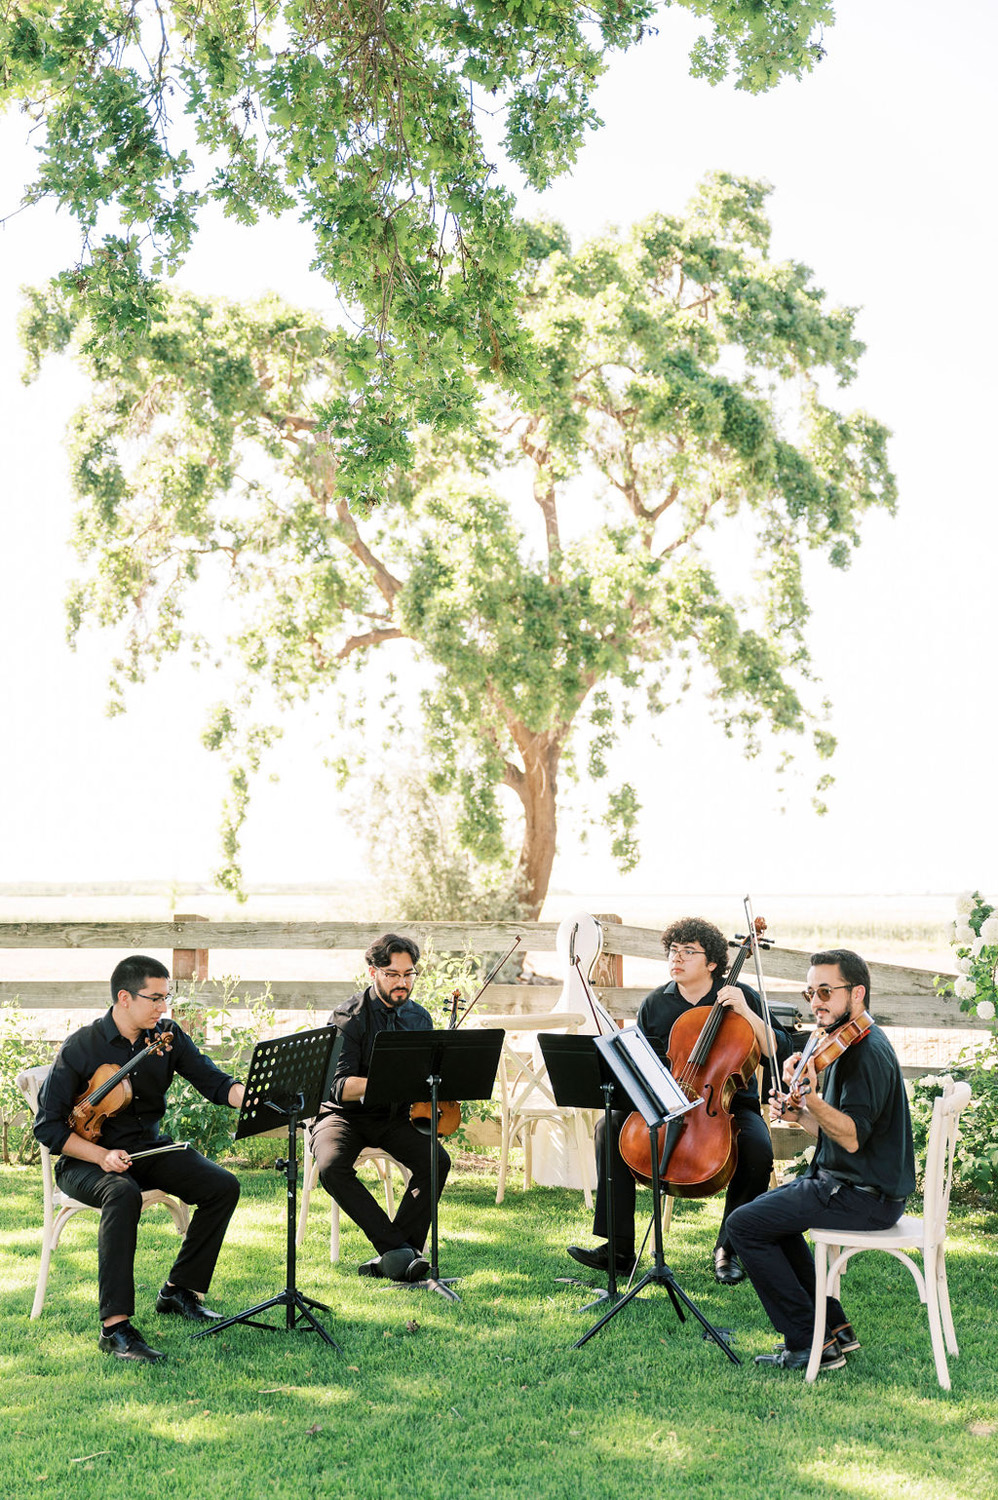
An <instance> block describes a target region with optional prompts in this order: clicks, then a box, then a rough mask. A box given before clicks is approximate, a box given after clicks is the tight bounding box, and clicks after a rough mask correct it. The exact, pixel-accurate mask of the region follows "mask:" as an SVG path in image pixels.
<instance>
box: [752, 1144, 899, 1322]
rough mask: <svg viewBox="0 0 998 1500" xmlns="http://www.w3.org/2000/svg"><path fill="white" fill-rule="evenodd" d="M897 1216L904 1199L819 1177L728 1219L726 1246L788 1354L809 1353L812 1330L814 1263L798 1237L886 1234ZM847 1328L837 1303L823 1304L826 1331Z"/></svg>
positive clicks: (803, 1180)
mask: <svg viewBox="0 0 998 1500" xmlns="http://www.w3.org/2000/svg"><path fill="white" fill-rule="evenodd" d="M903 1211H904V1200H903V1199H899V1198H878V1197H874V1196H873V1194H871V1193H864V1192H861V1191H860V1190H859V1189H858V1188H854V1187H850V1186H849V1185H848V1184H847V1183H841V1182H839V1181H838V1179H837V1178H834V1177H830V1176H829V1174H828V1173H827V1172H819V1173H818V1174H817V1175H816V1176H815V1177H801V1178H798V1179H797V1181H796V1182H788V1183H787V1185H786V1186H785V1187H781V1188H777V1189H776V1190H775V1192H772V1193H767V1194H766V1195H765V1197H763V1198H757V1199H756V1201H755V1202H754V1203H748V1204H746V1205H745V1206H744V1207H742V1208H740V1209H739V1210H738V1212H737V1213H734V1214H732V1216H731V1222H730V1224H729V1225H728V1233H729V1235H730V1237H731V1243H732V1245H733V1246H734V1249H735V1251H736V1253H737V1255H738V1258H739V1260H740V1261H741V1263H742V1265H743V1266H744V1267H745V1270H746V1272H747V1273H748V1276H749V1280H750V1281H751V1282H752V1285H753V1286H754V1287H755V1289H756V1292H757V1293H758V1295H759V1301H760V1302H761V1303H762V1305H763V1307H764V1308H765V1309H766V1312H767V1314H768V1315H769V1319H770V1322H771V1323H772V1325H773V1327H774V1328H775V1329H776V1331H777V1332H778V1333H782V1335H783V1337H784V1339H785V1340H786V1344H787V1347H788V1349H808V1348H810V1345H811V1334H812V1332H813V1329H814V1294H815V1271H814V1257H813V1255H812V1254H811V1250H810V1247H809V1246H808V1243H807V1241H806V1240H805V1238H804V1231H805V1229H890V1227H891V1225H892V1224H896V1223H897V1221H898V1219H899V1218H900V1217H901V1214H902V1212H903ZM846 1322H848V1319H847V1317H846V1314H845V1312H844V1311H843V1308H842V1304H841V1302H839V1301H838V1300H837V1299H836V1298H835V1297H829V1298H828V1299H827V1303H826V1307H825V1327H826V1330H827V1331H828V1332H830V1331H831V1330H832V1329H833V1328H838V1327H839V1325H840V1324H842V1323H846Z"/></svg>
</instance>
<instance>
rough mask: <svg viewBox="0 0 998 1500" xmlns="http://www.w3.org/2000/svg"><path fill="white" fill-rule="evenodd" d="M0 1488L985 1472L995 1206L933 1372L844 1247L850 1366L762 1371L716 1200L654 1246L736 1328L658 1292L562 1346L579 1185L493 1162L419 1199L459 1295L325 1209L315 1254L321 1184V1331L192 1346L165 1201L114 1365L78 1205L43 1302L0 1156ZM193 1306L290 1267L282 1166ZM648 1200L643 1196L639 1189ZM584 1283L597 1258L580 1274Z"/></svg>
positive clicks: (747, 1482) (782, 1483)
mask: <svg viewBox="0 0 998 1500" xmlns="http://www.w3.org/2000/svg"><path fill="white" fill-rule="evenodd" d="M0 1178H2V1188H3V1196H2V1202H0V1257H2V1286H3V1301H2V1308H0V1328H2V1336H0V1371H2V1375H3V1386H2V1398H0V1400H2V1408H3V1450H2V1451H3V1460H2V1464H0V1495H2V1496H16V1497H22V1496H34V1495H43V1494H44V1495H48V1496H56V1497H60V1500H61V1497H62V1496H68V1495H72V1496H73V1497H74V1500H77V1497H78V1500H91V1497H94V1500H96V1497H101V1500H116V1497H119V1496H121V1497H126V1496H127V1497H131V1500H134V1497H139V1500H144V1497H147V1496H148V1497H154V1500H170V1497H174V1496H177V1497H184V1500H190V1497H197V1500H223V1497H225V1500H236V1497H243V1496H245V1497H249V1500H256V1497H268V1500H309V1497H313V1496H321V1497H326V1496H329V1497H345V1500H382V1497H383V1500H394V1497H401V1500H409V1497H412V1500H424V1497H425V1500H438V1497H440V1500H444V1497H447V1500H462V1497H464V1496H496V1497H503V1500H505V1497H508V1496H517V1497H519V1496H525V1497H530V1500H578V1497H583V1500H590V1497H591V1500H618V1497H619V1500H646V1497H649V1496H655V1497H662V1500H669V1497H677V1500H679V1497H683V1500H687V1497H689V1500H698V1497H707V1496H711V1497H715V1500H728V1497H731V1500H736V1497H737V1500H755V1497H765V1500H769V1497H776V1496H780V1497H783V1496H792V1497H795V1500H804V1497H811V1496H815V1497H819V1496H820V1497H822V1500H829V1497H831V1500H857V1497H867V1496H878V1497H879V1496H884V1497H889V1496H890V1497H893V1496H899V1495H903V1496H918V1497H925V1500H929V1497H932V1500H962V1497H967V1500H971V1497H973V1500H982V1497H991V1496H995V1495H996V1494H998V1457H996V1454H998V1353H996V1349H998V1338H996V1335H995V1332H994V1328H995V1323H996V1316H995V1311H996V1304H998V1275H996V1271H998V1259H996V1249H995V1245H996V1241H995V1238H994V1235H995V1230H996V1228H998V1219H996V1216H995V1215H993V1214H992V1215H987V1214H984V1213H981V1212H969V1211H960V1210H956V1211H955V1212H954V1215H953V1231H954V1232H953V1239H952V1246H951V1251H950V1285H951V1289H952V1294H953V1302H954V1309H955V1320H956V1325H957V1335H958V1338H959V1341H960V1346H961V1354H960V1357H959V1358H958V1359H955V1360H952V1361H951V1374H952V1380H953V1390H952V1392H950V1393H946V1392H943V1391H941V1390H940V1389H939V1386H938V1384H937V1382H936V1378H935V1373H934V1368H933V1362H932V1354H931V1349H930V1346H929V1335H928V1327H927V1323H926V1319H925V1314H924V1312H923V1311H922V1309H921V1308H920V1306H919V1304H918V1301H917V1298H916V1296H915V1292H914V1285H913V1283H912V1281H911V1278H910V1277H909V1275H908V1273H907V1272H906V1271H905V1270H904V1269H903V1268H902V1267H901V1266H899V1265H898V1264H897V1263H896V1262H894V1261H892V1260H890V1259H889V1258H888V1257H886V1256H871V1255H868V1256H863V1257H860V1258H859V1260H858V1261H856V1262H855V1264H854V1266H853V1268H852V1269H850V1272H849V1275H848V1277H847V1278H846V1282H845V1283H844V1289H845V1290H844V1299H845V1301H846V1305H847V1309H848V1311H849V1313H850V1315H851V1317H852V1319H853V1322H854V1324H855V1326H856V1328H857V1330H858V1332H859V1335H860V1337H861V1339H862V1340H863V1349H862V1351H861V1352H860V1353H858V1354H855V1355H851V1356H850V1357H849V1364H848V1367H847V1369H845V1370H842V1371H836V1372H831V1373H829V1374H827V1375H825V1376H822V1377H820V1378H819V1381H818V1382H817V1384H816V1385H815V1386H806V1385H805V1384H804V1381H803V1378H802V1377H801V1376H800V1375H798V1374H787V1375H784V1374H781V1373H778V1372H767V1371H761V1370H757V1369H756V1368H755V1367H754V1366H753V1364H752V1356H753V1355H754V1354H757V1353H760V1352H762V1351H764V1350H767V1349H769V1348H770V1347H771V1346H772V1343H773V1341H774V1339H773V1335H772V1333H771V1331H770V1329H769V1327H768V1323H767V1320H766V1319H765V1317H764V1315H763V1313H762V1310H761V1308H760V1306H759V1304H758V1302H757V1300H756V1298H755V1295H754V1293H753V1292H752V1291H751V1289H750V1288H749V1287H747V1286H741V1287H738V1288H733V1289H728V1288H722V1287H718V1286H716V1285H715V1283H714V1281H713V1278H712V1276H711V1274H710V1271H709V1265H708V1262H709V1252H710V1249H711V1246H712V1244H713V1239H714V1231H715V1228H716V1223H717V1218H718V1216H719V1213H720V1203H719V1200H717V1199H712V1200H709V1201H706V1202H694V1203H687V1204H683V1205H679V1206H678V1208H677V1213H676V1216H675V1219H674V1222H673V1229H672V1233H671V1235H670V1237H669V1240H668V1243H667V1249H666V1255H667V1259H668V1260H669V1263H670V1265H671V1266H672V1269H673V1270H674V1272H675V1273H676V1275H677V1277H678V1278H679V1280H680V1282H681V1283H682V1285H683V1287H684V1289H685V1290H686V1291H687V1293H688V1294H689V1295H690V1296H691V1297H693V1298H694V1299H695V1300H696V1302H697V1303H698V1305H699V1306H700V1307H701V1308H702V1310H703V1312H704V1314H705V1315H706V1317H708V1318H709V1319H710V1320H711V1321H712V1322H714V1323H716V1324H719V1325H726V1326H729V1327H731V1328H733V1330H734V1348H735V1350H736V1352H737V1353H738V1354H739V1355H740V1356H741V1358H742V1359H743V1360H744V1364H743V1365H742V1366H741V1367H740V1368H736V1367H735V1366H734V1365H731V1364H730V1363H729V1362H728V1361H727V1360H726V1359H725V1357H724V1356H723V1354H722V1352H721V1351H720V1350H719V1349H718V1348H716V1347H715V1346H714V1345H713V1344H711V1343H709V1342H705V1341H704V1340H703V1339H702V1338H701V1334H700V1328H699V1325H698V1324H697V1323H696V1322H695V1320H694V1319H692V1318H690V1319H688V1320H687V1321H686V1323H685V1324H680V1323H679V1321H678V1320H677V1318H676V1315H675V1313H674V1312H673V1309H672V1305H671V1303H670V1301H669V1298H668V1296H667V1294H666V1292H665V1291H664V1290H661V1289H657V1290H654V1291H652V1292H651V1293H650V1294H649V1295H648V1296H647V1298H646V1300H644V1301H641V1302H639V1303H636V1304H634V1305H633V1306H632V1307H630V1308H628V1309H626V1310H625V1311H623V1312H622V1313H621V1314H620V1315H619V1317H617V1318H616V1319H614V1320H613V1322H612V1323H611V1324H610V1325H609V1326H608V1327H607V1328H606V1329H605V1330H603V1331H602V1332H601V1333H599V1334H597V1335H596V1337H595V1338H593V1339H592V1340H590V1342H589V1343H588V1344H587V1345H586V1346H585V1348H583V1349H581V1350H575V1349H573V1348H572V1347H571V1346H572V1343H573V1341H574V1340H575V1339H576V1338H578V1337H579V1335H580V1334H581V1333H582V1332H583V1331H584V1330H585V1329H586V1327H587V1326H588V1325H589V1322H590V1321H592V1320H593V1315H591V1314H580V1312H579V1311H578V1309H579V1307H580V1305H581V1304H582V1303H583V1302H584V1301H585V1300H586V1298H585V1295H584V1294H583V1293H582V1292H580V1290H579V1288H578V1287H572V1286H566V1285H563V1284H560V1283H559V1281H558V1279H557V1278H559V1277H562V1276H568V1275H570V1274H571V1271H572V1269H573V1263H572V1262H571V1261H569V1260H568V1259H567V1257H566V1256H565V1253H564V1247H565V1245H566V1244H567V1243H568V1242H569V1241H571V1240H579V1239H581V1240H583V1241H584V1242H588V1241H589V1238H590V1236H589V1232H588V1231H589V1216H588V1214H587V1213H586V1210H585V1208H584V1206H583V1203H582V1198H581V1194H579V1193H572V1192H568V1191H565V1190H560V1189H544V1188H534V1189H532V1190H531V1191H530V1192H529V1193H528V1194H526V1195H523V1194H521V1193H520V1192H519V1191H518V1190H517V1189H516V1188H514V1189H513V1190H512V1191H510V1192H509V1193H508V1194H507V1198H506V1201H505V1203H503V1205H502V1206H501V1207H499V1208H497V1207H496V1205H495V1202H494V1194H495V1185H494V1181H493V1180H492V1178H491V1177H489V1176H482V1175H480V1174H476V1173H474V1172H470V1171H465V1172H461V1171H459V1172H457V1173H456V1175H455V1177H454V1178H452V1181H451V1183H450V1184H449V1185H448V1188H447V1192H446V1194H445V1197H444V1199H443V1204H442V1212H441V1245H442V1249H441V1269H442V1271H443V1273H444V1274H448V1275H457V1276H460V1277H461V1281H460V1284H459V1290H460V1293H461V1297H462V1299H463V1300H462V1301H461V1302H460V1303H455V1304H451V1303H448V1302H446V1301H445V1300H444V1299H443V1298H441V1297H440V1296H438V1295H436V1294H434V1293H432V1292H427V1291H421V1290H419V1289H412V1288H397V1287H394V1286H391V1285H386V1284H384V1283H380V1282H375V1281H370V1280H362V1279H360V1278H358V1276H357V1275H356V1266H357V1264H358V1263H359V1262H360V1261H361V1260H363V1259H366V1257H367V1255H368V1254H369V1253H370V1252H369V1250H368V1248H367V1243H366V1241H365V1240H363V1239H362V1237H361V1236H360V1235H359V1233H358V1232H357V1231H356V1230H355V1229H354V1228H353V1226H352V1225H348V1224H347V1223H346V1222H344V1228H343V1259H342V1261H341V1262H340V1264H339V1265H338V1266H332V1265H330V1263H329V1258H328V1217H327V1215H326V1211H325V1210H326V1201H325V1199H324V1197H323V1195H322V1194H321V1191H320V1192H319V1193H318V1194H317V1195H316V1197H315V1199H314V1200H313V1210H312V1216H313V1217H312V1223H311V1226H310V1230H309V1235H308V1238H307V1240H306V1244H305V1246H304V1247H303V1251H302V1254H301V1256H300V1260H299V1275H298V1282H299V1286H300V1287H301V1289H302V1290H303V1291H304V1292H306V1293H307V1294H308V1295H310V1296H314V1297H317V1298H319V1299H320V1300H321V1301H323V1302H326V1303H328V1304H329V1306H330V1308H331V1309H332V1311H331V1312H330V1313H329V1314H324V1315H322V1316H323V1318H324V1321H325V1322H326V1325H327V1327H328V1328H329V1330H330V1332H331V1333H332V1334H333V1337H334V1338H335V1339H336V1340H337V1342H338V1343H339V1344H340V1345H341V1346H342V1349H343V1353H342V1354H338V1353H336V1352H335V1350H332V1349H328V1348H327V1347H326V1346H325V1345H324V1344H322V1343H321V1342H320V1340H319V1339H318V1338H317V1337H316V1335H315V1334H312V1333H309V1334H304V1333H300V1332H295V1333H293V1334H287V1333H285V1332H283V1331H281V1332H278V1333H266V1332H262V1331H259V1330H256V1329H252V1328H233V1329H230V1330H227V1331H225V1332H223V1333H222V1334H220V1335H217V1336H213V1337H211V1338H207V1339H203V1340H199V1341H197V1342H194V1343H192V1342H191V1340H190V1338H189V1336H188V1326H189V1325H186V1324H183V1323H182V1322H181V1321H180V1320H178V1319H175V1318H168V1317H159V1316H157V1314H156V1312H155V1311H154V1308H153V1302H154V1299H155V1294H156V1290H157V1289H158V1287H159V1284H160V1282H161V1281H162V1279H163V1274H164V1272H165V1270H166V1269H168V1267H169V1264H170V1260H171V1257H172V1254H173V1248H174V1246H175V1244H176V1238H175V1235H174V1233H173V1230H172V1226H171V1225H170V1223H169V1220H168V1219H167V1218H166V1215H165V1214H164V1213H163V1212H162V1210H159V1209H157V1210H153V1211H152V1212H150V1213H149V1214H148V1215H147V1216H146V1218H145V1220H144V1222H143V1225H142V1228H141V1231H140V1239H139V1255H138V1261H137V1276H138V1281H139V1284H140V1287H141V1290H140V1292H139V1305H138V1308H137V1311H136V1315H135V1321H136V1323H137V1325H138V1327H139V1328H140V1329H141V1330H142V1332H143V1333H144V1334H145V1336H146V1337H147V1338H148V1339H149V1341H150V1342H151V1343H152V1344H154V1345H155V1346H156V1347H158V1348H161V1349H163V1350H165V1351H166V1352H167V1353H168V1355H169V1362H168V1363H166V1364H164V1365H159V1366H155V1367H140V1366H134V1365H131V1364H122V1363H120V1362H119V1361H116V1360H112V1359H109V1358H107V1357H105V1356H103V1355H101V1354H100V1353H99V1352H98V1350H97V1343H96V1330H97V1319H96V1293H95V1269H96V1268H95V1250H96V1220H95V1218H94V1216H92V1215H89V1214H88V1215H82V1216H80V1217H79V1218H78V1219H76V1220H74V1222H73V1223H72V1224H70V1226H69V1228H68V1229H67V1230H66V1231H65V1233H64V1236H63V1240H62V1243H61V1245H60V1247H59V1249H58V1251H57V1252H56V1256H55V1258H54V1262H53V1269H52V1275H51V1277H50V1280H49V1291H48V1297H47V1300H46V1304H45V1307H44V1309H43V1312H42V1316H41V1317H40V1318H39V1319H37V1320H36V1321H35V1322H31V1321H29V1318H28V1313H29V1310H30V1307H31V1300H32V1296H33V1291H34V1282H35V1276H36V1273H37V1243H38V1235H37V1223H38V1220H39V1217H40V1198H41V1194H40V1178H39V1173H38V1171H37V1169H20V1170H18V1169H5V1170H3V1171H2V1173H0ZM242 1181H243V1200H242V1202H241V1204H240V1207H239V1209H238V1211H237V1214H236V1217H235V1219H234V1221H233V1224H232V1227H231V1229H230V1232H229V1237H228V1239H227V1241H226V1245H225V1249H224V1250H223V1253H222V1259H221V1261H220V1263H219V1268H218V1272H217V1274H216V1277H215V1282H214V1284H213V1287H212V1296H211V1299H210V1301H211V1305H213V1306H215V1307H217V1308H219V1309H220V1310H224V1311H226V1312H236V1311H239V1310H240V1309H241V1308H243V1307H246V1306H249V1305H250V1304H252V1303H254V1302H257V1301H261V1300H263V1298H265V1297H267V1296H269V1295H271V1294H272V1293H274V1292H277V1291H280V1290H281V1289H282V1288H283V1285H284V1191H283V1179H282V1178H281V1177H279V1176H277V1174H275V1173H273V1172H269V1173H268V1172H244V1173H243V1174H242ZM641 1201H642V1199H641V1198H639V1203H640V1202H641ZM593 1280H594V1281H595V1280H596V1278H595V1277H594V1278H593Z"/></svg>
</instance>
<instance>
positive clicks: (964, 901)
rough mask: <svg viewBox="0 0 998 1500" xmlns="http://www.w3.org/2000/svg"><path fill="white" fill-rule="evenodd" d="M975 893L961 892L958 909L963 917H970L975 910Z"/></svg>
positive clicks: (957, 903)
mask: <svg viewBox="0 0 998 1500" xmlns="http://www.w3.org/2000/svg"><path fill="white" fill-rule="evenodd" d="M974 905H975V902H974V892H973V891H961V892H960V894H959V896H957V898H956V909H957V911H958V912H959V913H960V915H961V916H962V917H966V916H969V915H970V913H971V912H972V911H973V909H974Z"/></svg>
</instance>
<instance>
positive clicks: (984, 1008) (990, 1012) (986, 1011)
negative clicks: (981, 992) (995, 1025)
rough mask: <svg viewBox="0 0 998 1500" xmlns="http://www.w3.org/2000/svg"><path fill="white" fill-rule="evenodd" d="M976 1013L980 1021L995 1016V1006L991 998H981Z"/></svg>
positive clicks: (989, 1019) (988, 1019)
mask: <svg viewBox="0 0 998 1500" xmlns="http://www.w3.org/2000/svg"><path fill="white" fill-rule="evenodd" d="M977 1014H978V1015H979V1016H980V1018H981V1020H982V1021H993V1020H994V1018H995V1007H994V1001H993V1000H981V1001H979V1002H978V1006H977Z"/></svg>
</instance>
